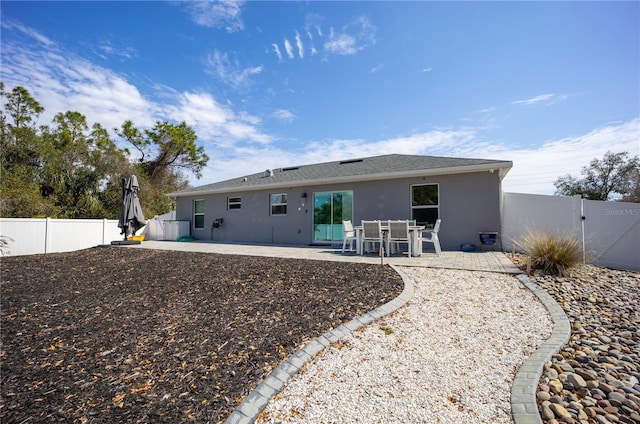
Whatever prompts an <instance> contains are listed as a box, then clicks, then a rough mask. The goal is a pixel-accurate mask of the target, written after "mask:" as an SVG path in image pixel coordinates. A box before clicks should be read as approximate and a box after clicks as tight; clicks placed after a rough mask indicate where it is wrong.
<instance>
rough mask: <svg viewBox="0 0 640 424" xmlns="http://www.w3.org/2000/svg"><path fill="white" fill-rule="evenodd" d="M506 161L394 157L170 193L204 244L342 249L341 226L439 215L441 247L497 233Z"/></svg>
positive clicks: (431, 219)
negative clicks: (340, 246)
mask: <svg viewBox="0 0 640 424" xmlns="http://www.w3.org/2000/svg"><path fill="white" fill-rule="evenodd" d="M512 166H513V163H512V162H510V161H502V160H490V159H464V158H453V157H436V156H415V155H399V154H388V155H382V156H373V157H364V158H358V159H348V160H342V161H336V162H325V163H317V164H312V165H300V166H288V167H284V168H278V169H267V170H266V171H264V172H260V173H257V174H252V175H247V176H244V177H238V178H233V179H230V180H226V181H221V182H217V183H213V184H207V185H203V186H199V187H195V188H189V189H187V190H184V191H179V192H174V193H169V194H168V196H169V197H171V198H175V199H176V220H179V221H188V222H189V223H190V224H189V226H190V232H191V236H193V237H196V238H197V239H199V240H212V241H220V242H252V243H276V244H299V245H308V244H337V243H340V244H341V240H342V237H343V231H342V221H343V220H350V221H352V222H353V223H354V224H355V225H358V224H359V223H360V222H361V221H362V220H373V219H379V220H388V219H410V220H416V222H417V223H419V224H420V223H422V224H431V225H432V224H434V223H435V221H436V219H438V218H441V219H442V224H441V228H440V242H441V245H442V248H443V249H445V250H447V249H449V250H454V249H455V250H457V249H459V248H460V245H462V244H475V245H478V244H479V232H484V231H497V232H499V231H500V223H501V199H502V179H503V178H504V176H505V175H506V174H507V172H508V171H509V169H511V167H512Z"/></svg>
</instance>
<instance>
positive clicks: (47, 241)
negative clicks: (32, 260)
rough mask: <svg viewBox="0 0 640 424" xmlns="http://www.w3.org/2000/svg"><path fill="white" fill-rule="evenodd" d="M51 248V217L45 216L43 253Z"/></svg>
mask: <svg viewBox="0 0 640 424" xmlns="http://www.w3.org/2000/svg"><path fill="white" fill-rule="evenodd" d="M50 250H51V218H49V217H47V218H46V219H45V220H44V253H49V251H50Z"/></svg>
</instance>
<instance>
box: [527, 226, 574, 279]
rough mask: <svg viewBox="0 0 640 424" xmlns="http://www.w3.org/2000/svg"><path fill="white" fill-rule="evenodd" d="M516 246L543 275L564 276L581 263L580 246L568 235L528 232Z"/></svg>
mask: <svg viewBox="0 0 640 424" xmlns="http://www.w3.org/2000/svg"><path fill="white" fill-rule="evenodd" d="M518 245H519V247H520V248H521V249H522V251H523V252H524V253H525V254H526V255H528V256H529V258H530V259H531V266H532V267H533V268H534V269H539V270H542V271H543V272H544V273H545V274H550V275H561V276H564V275H567V272H568V271H569V269H571V268H572V267H575V266H577V265H578V264H580V263H582V245H581V243H580V241H579V240H577V239H576V238H575V237H573V236H570V235H558V234H550V233H536V232H531V231H530V232H529V233H527V234H526V235H525V236H524V237H523V238H522V240H520V241H519V242H518Z"/></svg>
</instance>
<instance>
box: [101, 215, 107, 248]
mask: <svg viewBox="0 0 640 424" xmlns="http://www.w3.org/2000/svg"><path fill="white" fill-rule="evenodd" d="M106 238H107V218H102V244H106V243H107V242H106V241H105V239H106Z"/></svg>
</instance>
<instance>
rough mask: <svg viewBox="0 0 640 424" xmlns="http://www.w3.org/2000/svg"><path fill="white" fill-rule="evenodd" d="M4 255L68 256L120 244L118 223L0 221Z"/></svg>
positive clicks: (45, 220) (35, 220) (63, 220)
mask: <svg viewBox="0 0 640 424" xmlns="http://www.w3.org/2000/svg"><path fill="white" fill-rule="evenodd" d="M0 236H2V237H4V238H5V239H6V241H7V242H8V246H7V250H8V251H7V253H6V254H7V255H11V256H17V255H33V254H37V253H53V252H70V251H72V250H80V249H86V248H89V247H95V246H98V245H100V244H110V243H111V241H113V240H122V239H123V238H124V236H122V235H120V228H118V220H117V219H115V220H111V219H52V218H41V219H38V218H36V219H30V218H0Z"/></svg>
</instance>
